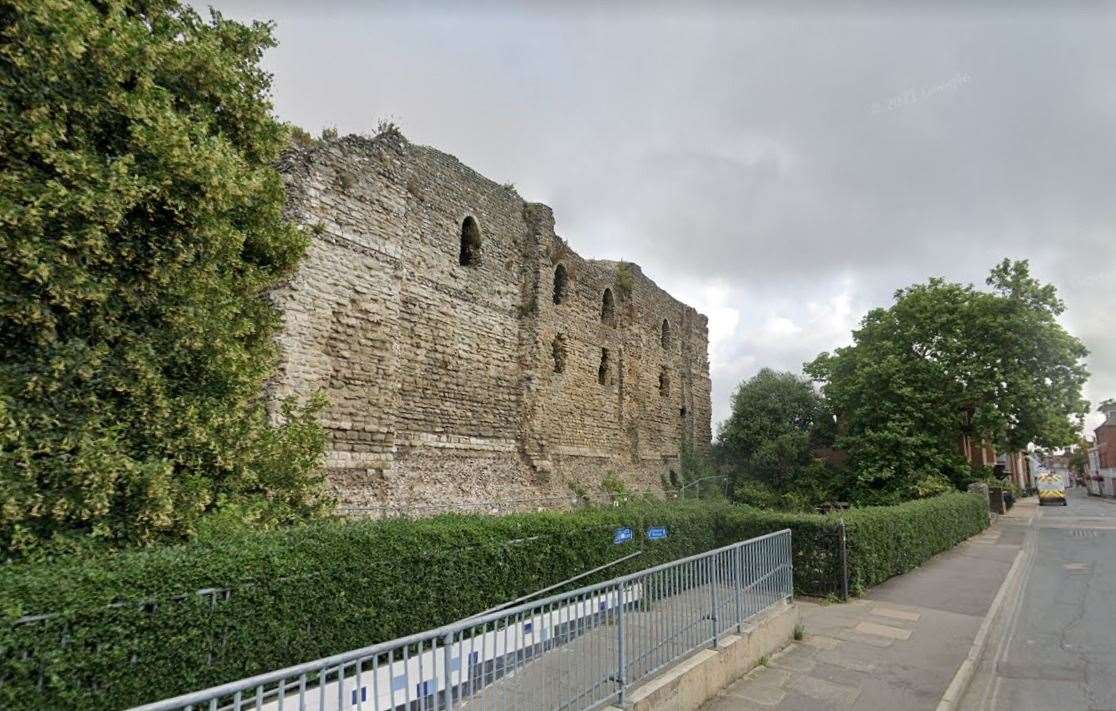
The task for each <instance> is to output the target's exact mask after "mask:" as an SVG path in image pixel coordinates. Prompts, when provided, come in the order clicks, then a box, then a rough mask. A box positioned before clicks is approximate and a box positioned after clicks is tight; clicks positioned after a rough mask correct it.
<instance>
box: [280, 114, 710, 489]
mask: <svg viewBox="0 0 1116 711" xmlns="http://www.w3.org/2000/svg"><path fill="white" fill-rule="evenodd" d="M280 167H281V170H282V172H283V174H284V176H285V180H286V183H287V190H288V194H289V210H290V215H291V216H292V217H293V218H294V219H295V220H296V221H297V222H298V223H300V224H302V225H303V226H304V228H305V229H306V230H307V232H308V234H309V235H310V236H311V245H310V248H309V250H308V252H307V255H306V258H305V260H304V261H303V263H302V265H301V267H300V269H299V271H298V272H297V274H296V275H294V276H293V277H292V278H291V280H290V281H289V282H288V283H286V284H285V285H284V286H282V287H281V288H280V289H278V290H277V291H275V292H274V293H273V295H272V297H273V299H274V300H275V303H276V304H277V305H278V307H279V308H280V310H281V312H282V314H283V321H284V325H283V330H282V333H281V335H280V337H279V346H280V350H281V354H282V358H281V366H280V370H279V372H278V375H277V376H276V378H275V380H274V381H273V382H272V383H271V385H270V386H269V395H270V396H271V397H272V398H279V397H283V396H286V395H290V394H297V395H300V396H307V395H309V394H311V393H314V392H323V393H324V394H325V395H326V396H327V398H328V400H329V405H328V407H327V409H326V412H325V414H324V415H323V424H324V426H325V428H326V430H327V432H328V434H329V444H328V445H327V458H326V468H327V472H328V477H329V481H330V483H331V485H332V487H333V488H334V490H335V493H336V495H337V497H338V499H339V502H340V504H341V506H342V507H343V508H349V509H361V508H365V507H367V508H368V509H369V510H375V509H376V508H378V507H400V508H408V507H419V508H421V507H422V506H424V505H433V506H444V507H445V508H455V506H454V505H455V504H460V505H461V506H462V507H467V506H469V505H470V504H476V503H479V502H487V501H524V502H531V501H539V500H543V499H549V498H550V497H553V498H554V499H558V498H560V497H566V498H569V497H570V495H571V492H572V491H576V492H589V493H593V492H600V486H601V482H602V480H603V479H604V478H605V477H606V476H610V475H611V476H613V477H615V478H616V479H617V480H619V481H622V482H623V483H624V484H625V485H626V486H627V487H629V488H631V489H635V490H643V489H659V490H661V489H662V488H663V486H664V485H670V483H671V481H672V477H677V476H678V474H677V472H678V468H679V464H678V460H679V452H680V449H681V447H682V445H683V442H684V441H685V442H691V443H693V446H694V447H695V449H696V450H697V451H699V452H701V451H703V450H705V449H706V448H707V447H708V445H709V440H710V399H709V397H710V396H709V392H710V390H709V388H710V383H709V363H708V355H707V343H708V329H707V320H706V318H705V316H703V315H701V314H699V313H698V312H697V311H695V310H694V309H693V308H691V307H689V306H687V305H686V304H683V303H681V302H679V301H677V300H676V299H674V298H672V297H671V296H670V295H669V294H667V293H666V292H665V291H663V290H662V289H660V288H659V287H657V286H656V285H655V284H654V282H652V281H651V280H650V279H648V278H647V277H645V276H644V275H643V273H642V272H641V271H640V269H639V267H637V266H635V265H634V264H627V263H619V262H612V261H598V260H589V259H584V258H582V257H580V256H578V255H577V254H576V253H574V252H573V251H572V250H571V249H570V248H569V247H568V246H567V245H566V243H565V242H564V241H563V240H562V239H561V238H559V237H558V236H557V235H556V234H555V232H554V217H553V215H552V213H551V210H550V208H548V207H547V206H545V205H541V204H537V203H529V202H525V201H524V200H523V199H522V198H520V197H519V195H517V194H516V192H515V191H514V189H512V188H510V187H507V186H501V185H498V184H496V183H494V182H492V181H491V180H488V179H486V178H484V177H482V176H480V175H478V174H477V173H476V172H474V171H473V170H471V169H469V168H468V167H466V166H464V165H462V164H461V163H460V162H459V161H458V160H457V159H456V158H454V157H453V156H450V155H446V154H445V153H441V152H439V151H436V150H433V149H431V148H426V147H422V146H416V145H413V144H410V143H408V142H407V141H406V140H405V139H404V138H403V137H402V136H400V135H399V134H398V133H397V132H394V131H389V132H386V133H382V134H381V135H379V136H377V137H376V138H372V139H369V138H363V137H357V136H349V137H347V138H342V139H338V140H330V141H323V142H320V143H318V144H316V145H313V146H310V147H305V148H299V149H294V150H293V151H292V152H291V153H289V154H287V155H286V156H285V158H284V159H283V161H282V164H281V166H280Z"/></svg>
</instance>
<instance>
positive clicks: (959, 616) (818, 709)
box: [703, 499, 1037, 711]
mask: <svg viewBox="0 0 1116 711" xmlns="http://www.w3.org/2000/svg"><path fill="white" fill-rule="evenodd" d="M1036 508H1037V507H1036V502H1035V501H1034V500H1033V499H1025V500H1023V501H1021V502H1019V504H1018V505H1016V507H1015V508H1014V509H1012V511H1011V512H1010V513H1009V514H1008V515H1006V516H1002V517H999V519H998V520H997V521H996V523H994V524H993V526H992V527H991V528H989V529H988V530H987V531H985V532H984V533H982V534H980V535H978V536H975V537H973V538H972V539H970V540H968V541H966V542H965V543H962V544H961V545H959V546H957V547H956V548H954V549H953V550H951V551H947V552H946V553H943V554H941V555H938V556H936V557H934V558H933V559H931V560H930V561H928V562H927V563H926V564H925V565H923V566H922V567H920V568H917V569H916V570H913V571H911V572H910V573H907V574H906V575H901V576H898V577H896V578H892V579H891V580H889V581H887V582H886V583H884V584H882V585H880V586H878V587H876V588H874V589H873V590H871V591H870V592H869V593H868V594H866V595H865V596H864V597H863V598H860V599H858V600H854V601H852V602H850V603H848V604H836V603H834V604H826V603H818V602H810V601H801V600H800V601H799V605H801V607H802V616H803V620H804V624H805V636H804V637H803V639H802V640H801V641H800V642H796V643H794V644H791V645H790V646H789V647H788V648H787V649H785V650H784V651H783V652H782V653H780V654H778V655H776V656H774V657H772V658H771V659H770V660H769V661H768V663H767V664H766V665H765V666H760V667H758V668H756V669H755V670H754V671H753V672H752V673H751V674H749V675H748V676H747V677H745V678H744V679H741V680H740V681H738V682H736V683H735V684H733V685H732V686H730V687H728V688H726V689H725V690H724V691H722V692H721V694H720V695H719V696H718V697H717V698H715V699H714V700H713V701H711V702H709V703H708V704H706V705H705V706H704V707H703V709H704V711H763V710H766V709H778V710H779V711H823V710H824V711H829V710H831V709H864V710H866V711H867V710H869V709H870V710H872V711H876V710H878V709H889V710H890V709H901V710H902V711H917V710H918V709H926V710H927V711H933V710H934V709H936V708H937V706H938V702H939V701H940V699H941V697H942V695H943V694H944V693H945V691H946V688H947V687H948V686H949V684H950V682H951V681H952V679H953V676H954V674H955V672H956V671H957V669H958V667H959V666H960V665H961V662H962V661H963V660H964V659H965V657H966V655H967V654H968V653H969V648H970V646H971V644H972V642H973V639H974V637H975V636H976V634H977V630H978V629H979V628H980V626H981V623H982V622H983V621H984V617H985V615H986V614H987V613H988V610H989V608H990V606H991V604H992V601H993V599H994V598H995V597H996V593H997V592H998V590H999V589H1000V586H1001V584H1002V583H1003V581H1004V578H1005V577H1006V576H1007V573H1008V570H1009V569H1010V568H1011V565H1012V563H1013V561H1014V560H1015V558H1016V555H1017V554H1018V553H1019V552H1020V550H1021V548H1022V546H1023V542H1024V534H1025V532H1026V530H1027V527H1028V526H1029V523H1030V519H1031V518H1032V517H1033V516H1034V513H1035V511H1036Z"/></svg>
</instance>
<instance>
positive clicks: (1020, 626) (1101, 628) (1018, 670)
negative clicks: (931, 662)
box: [959, 488, 1116, 711]
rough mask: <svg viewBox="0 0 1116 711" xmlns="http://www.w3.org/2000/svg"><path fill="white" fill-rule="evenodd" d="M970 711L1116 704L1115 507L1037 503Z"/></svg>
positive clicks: (1089, 501)
mask: <svg viewBox="0 0 1116 711" xmlns="http://www.w3.org/2000/svg"><path fill="white" fill-rule="evenodd" d="M1008 525H1010V526H1017V527H1019V528H1022V529H1024V535H1025V539H1024V541H1025V542H1024V547H1023V552H1022V556H1023V558H1022V559H1021V561H1020V564H1021V568H1020V571H1021V572H1020V575H1019V577H1018V580H1017V581H1016V583H1014V584H1013V585H1012V587H1011V588H1009V589H1008V591H1007V596H1006V597H1005V603H1004V606H1003V608H1002V609H1001V611H1000V613H999V615H998V617H997V619H996V621H995V624H994V625H993V627H992V632H991V633H990V637H989V643H988V646H987V648H986V650H985V653H984V656H983V659H982V662H981V665H980V667H979V668H978V670H977V673H976V675H975V676H974V678H973V681H972V683H971V685H970V686H969V689H968V691H967V692H966V694H965V696H964V697H963V698H962V700H961V703H960V705H959V706H960V708H961V709H963V710H965V711H1009V710H1010V711H1032V710H1033V711H1050V710H1051V709H1067V710H1070V709H1074V710H1076V709H1085V710H1088V711H1101V710H1102V709H1103V710H1106V711H1112V710H1113V709H1116V504H1114V503H1108V502H1106V501H1103V500H1100V499H1096V498H1090V497H1088V496H1087V495H1086V494H1085V491H1084V489H1083V488H1076V489H1072V490H1071V491H1070V496H1069V505H1068V506H1066V507H1064V508H1063V507H1056V506H1045V507H1039V508H1037V509H1036V513H1035V515H1034V516H1033V517H1031V518H1030V519H1029V520H1024V521H1017V522H1014V523H1011V524H1008Z"/></svg>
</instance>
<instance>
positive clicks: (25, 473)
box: [0, 0, 324, 557]
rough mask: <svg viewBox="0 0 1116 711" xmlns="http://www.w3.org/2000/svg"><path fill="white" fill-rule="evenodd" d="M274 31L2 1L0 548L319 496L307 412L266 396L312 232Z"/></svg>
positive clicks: (101, 536) (181, 529) (316, 433)
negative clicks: (276, 81) (274, 407)
mask: <svg viewBox="0 0 1116 711" xmlns="http://www.w3.org/2000/svg"><path fill="white" fill-rule="evenodd" d="M272 44H273V40H272V35H271V27H270V26H269V25H266V24H262V23H255V24H252V25H243V24H240V23H237V22H233V21H230V20H225V19H223V18H222V17H220V15H217V14H215V15H214V16H213V17H212V19H211V20H209V21H206V20H203V19H202V18H201V17H199V16H198V14H197V13H196V12H194V11H193V10H192V9H190V8H189V7H187V6H184V5H181V4H179V3H178V2H175V1H174V0H155V1H152V2H146V1H145V2H138V1H135V0H122V1H121V2H112V3H94V2H87V1H81V0H77V1H74V2H35V1H33V0H16V2H11V3H5V4H4V6H3V9H2V10H0V145H2V146H3V150H0V222H3V225H4V226H3V229H0V343H2V344H3V349H2V352H3V357H2V358H0V557H3V556H4V554H5V553H7V554H8V555H9V556H20V555H26V554H30V553H36V552H41V548H42V545H43V543H44V542H51V543H52V544H53V545H61V544H62V543H63V542H65V543H67V544H73V543H75V541H77V544H78V545H83V544H85V543H87V542H88V541H87V539H89V538H90V537H93V538H96V539H98V540H100V541H106V542H110V543H112V544H121V543H147V542H151V541H153V540H156V539H159V538H168V537H185V536H188V535H190V534H191V533H192V532H193V531H194V530H195V529H196V526H197V525H198V522H199V520H200V519H201V518H202V517H203V516H204V515H205V514H206V513H207V512H209V511H211V510H213V509H214V508H215V507H218V506H219V505H220V504H222V503H227V504H229V505H230V506H231V505H235V506H236V507H237V508H238V510H240V511H243V512H245V514H246V515H247V516H249V517H250V518H252V520H256V521H258V522H260V523H263V524H277V523H283V522H286V521H290V520H292V519H299V518H302V517H305V516H308V515H312V514H314V513H315V512H316V511H317V510H319V508H320V504H321V499H320V498H319V496H318V495H319V493H320V491H321V489H320V486H319V484H320V481H319V477H318V476H317V475H316V474H315V473H314V472H315V469H316V464H317V459H318V457H319V454H320V452H321V449H322V445H323V442H324V439H323V435H322V433H321V430H320V428H319V427H318V426H317V424H316V422H315V419H314V417H312V414H313V413H312V412H310V411H304V410H302V411H293V410H292V411H290V412H288V413H287V415H289V416H288V417H287V418H286V419H285V424H283V425H278V426H277V425H275V424H274V419H273V416H278V415H279V413H278V412H275V413H268V412H266V411H265V408H264V404H263V402H262V401H261V398H260V392H261V390H262V387H263V383H264V382H265V380H266V379H267V378H268V377H269V376H270V375H271V374H272V372H273V368H274V363H275V343H274V335H275V333H276V330H277V329H278V327H279V316H278V313H277V312H276V310H275V309H274V308H273V307H272V306H271V305H270V304H269V303H268V301H267V300H266V299H265V298H264V296H263V295H264V292H266V291H267V290H268V289H270V288H271V287H273V286H275V285H276V284H278V283H279V282H281V281H282V280H283V279H285V278H286V277H287V276H288V275H289V274H290V272H291V271H292V270H293V269H294V268H295V266H296V265H297V262H298V260H299V258H300V257H301V255H302V253H303V252H304V250H305V247H306V244H307V241H308V240H307V239H306V238H305V237H304V236H303V235H301V234H300V233H299V232H298V231H297V230H296V229H294V227H292V226H291V225H290V224H288V223H287V222H286V221H285V220H284V219H283V206H284V202H285V193H284V190H283V183H282V180H281V178H280V176H279V174H278V172H277V171H276V170H275V168H274V166H273V164H274V161H275V159H276V158H277V156H278V155H279V152H280V151H281V150H282V149H283V148H284V147H285V146H286V145H287V131H286V130H285V129H284V127H283V126H282V125H281V124H280V123H279V122H277V121H276V120H275V118H274V117H273V116H272V114H271V105H270V103H269V101H268V94H269V91H270V83H271V77H270V75H269V74H268V73H267V72H265V71H264V70H263V69H262V68H261V67H260V66H259V60H260V56H261V53H262V52H263V50H264V49H265V48H267V47H269V46H271V45H272ZM276 419H280V418H276ZM60 539H62V540H60ZM65 539H69V540H68V541H67V540H65Z"/></svg>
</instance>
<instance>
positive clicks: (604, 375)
mask: <svg viewBox="0 0 1116 711" xmlns="http://www.w3.org/2000/svg"><path fill="white" fill-rule="evenodd" d="M610 368H611V365H610V364H609V362H608V349H607V348H602V349H601V364H600V366H598V367H597V382H598V383H600V384H601V385H608V371H609V369H610Z"/></svg>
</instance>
